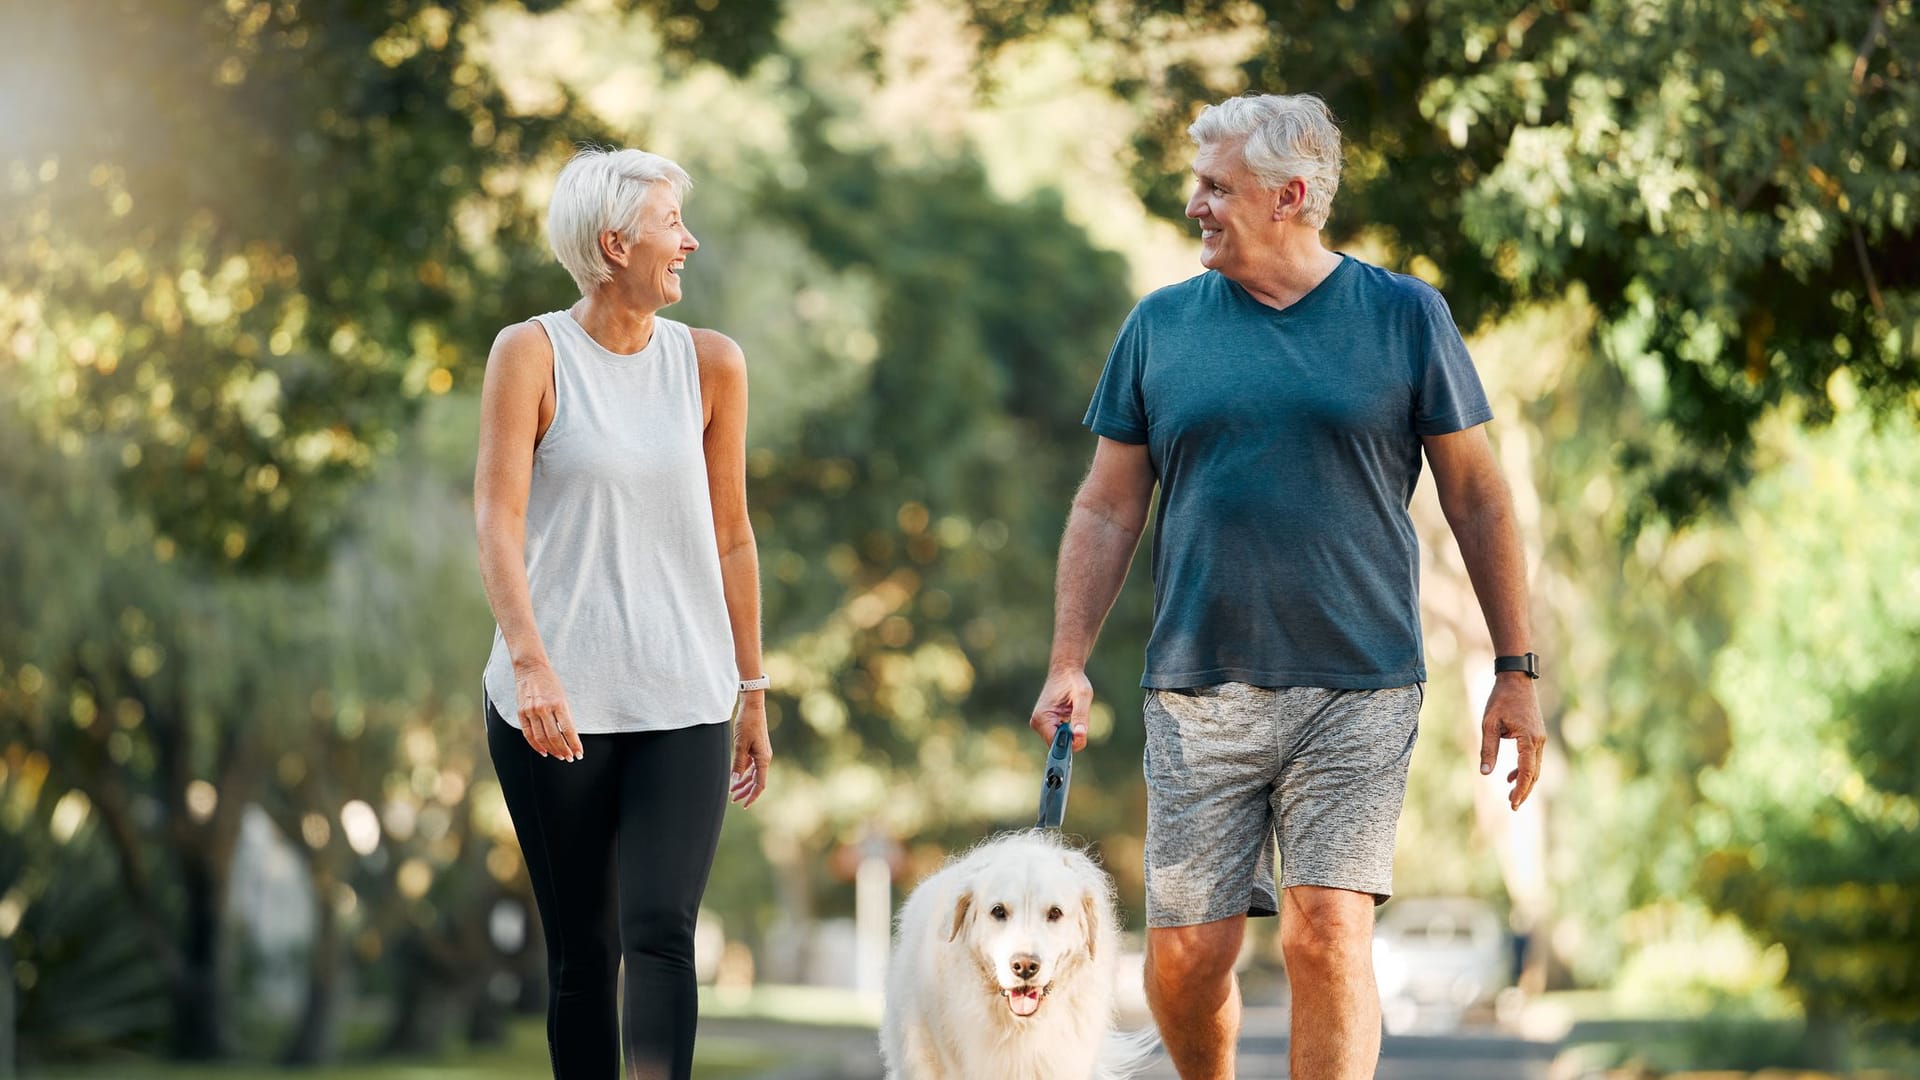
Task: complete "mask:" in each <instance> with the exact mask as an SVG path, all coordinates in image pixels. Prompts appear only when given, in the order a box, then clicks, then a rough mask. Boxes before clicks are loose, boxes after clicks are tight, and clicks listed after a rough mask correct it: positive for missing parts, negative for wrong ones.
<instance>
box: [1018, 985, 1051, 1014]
mask: <svg viewBox="0 0 1920 1080" xmlns="http://www.w3.org/2000/svg"><path fill="white" fill-rule="evenodd" d="M1052 992H1053V984H1052V983H1048V984H1047V985H1045V986H1016V987H1013V988H1012V989H1010V990H1008V991H1007V1008H1009V1009H1011V1010H1013V1015H1015V1016H1032V1015H1033V1014H1034V1013H1037V1012H1039V1011H1040V1000H1041V999H1042V998H1044V997H1046V996H1047V995H1048V994H1050V993H1052Z"/></svg>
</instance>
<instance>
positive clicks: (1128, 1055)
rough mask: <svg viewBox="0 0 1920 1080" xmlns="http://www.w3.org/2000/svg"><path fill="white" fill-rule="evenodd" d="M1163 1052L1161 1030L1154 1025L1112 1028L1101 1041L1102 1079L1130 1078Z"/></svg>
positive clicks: (1098, 1073)
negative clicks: (1115, 1029)
mask: <svg viewBox="0 0 1920 1080" xmlns="http://www.w3.org/2000/svg"><path fill="white" fill-rule="evenodd" d="M1158 1056H1160V1033H1159V1032H1158V1031H1155V1030H1154V1029H1153V1028H1151V1027H1145V1028H1141V1029H1140V1030H1139V1031H1109V1032H1107V1037H1106V1040H1105V1041H1104V1042H1102V1043H1101V1044H1100V1069H1099V1071H1098V1072H1097V1073H1096V1074H1095V1075H1096V1076H1098V1077H1099V1080H1127V1078H1128V1077H1130V1076H1132V1075H1134V1074H1135V1073H1137V1072H1139V1071H1140V1070H1142V1069H1144V1068H1146V1067H1147V1066H1148V1065H1150V1064H1152V1062H1153V1059H1154V1058H1156V1057H1158Z"/></svg>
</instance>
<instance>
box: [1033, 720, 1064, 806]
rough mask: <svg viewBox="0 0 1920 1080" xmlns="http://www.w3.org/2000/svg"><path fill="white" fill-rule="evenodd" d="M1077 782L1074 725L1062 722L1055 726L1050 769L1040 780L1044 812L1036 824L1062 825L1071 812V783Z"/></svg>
mask: <svg viewBox="0 0 1920 1080" xmlns="http://www.w3.org/2000/svg"><path fill="white" fill-rule="evenodd" d="M1072 782H1073V725H1071V724H1061V725H1060V726H1059V727H1058V728H1056V729H1055V730H1054V733H1053V746H1052V748H1050V749H1049V750H1048V751H1047V771H1046V775H1045V776H1043V777H1042V778H1041V780H1040V816H1039V818H1038V819H1037V820H1035V821H1034V823H1033V827H1034V829H1036V830H1039V829H1058V828H1059V827H1060V823H1061V822H1062V821H1063V820H1065V819H1066V816H1067V787H1068V785H1070V784H1071V783H1072Z"/></svg>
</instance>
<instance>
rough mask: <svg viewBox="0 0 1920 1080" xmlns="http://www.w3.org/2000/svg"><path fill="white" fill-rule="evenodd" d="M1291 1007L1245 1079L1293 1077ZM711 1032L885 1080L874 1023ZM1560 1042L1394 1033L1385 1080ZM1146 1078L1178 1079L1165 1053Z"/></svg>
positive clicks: (1272, 1010) (833, 1075)
mask: <svg viewBox="0 0 1920 1080" xmlns="http://www.w3.org/2000/svg"><path fill="white" fill-rule="evenodd" d="M1287 1022H1288V1016H1287V1010H1286V1007H1285V1006H1283V1005H1265V1006H1253V1007H1250V1008H1248V1009H1247V1012H1246V1023H1245V1031H1244V1034H1243V1036H1242V1038H1241V1040H1240V1070H1239V1073H1240V1076H1241V1077H1243V1078H1245V1080H1284V1078H1285V1077H1286V1076H1287ZM701 1032H702V1034H703V1035H706V1034H708V1033H711V1034H712V1035H713V1036H716V1037H723V1038H730V1039H739V1040H743V1041H750V1042H753V1043H756V1044H758V1045H762V1046H768V1047H774V1048H777V1049H779V1050H780V1051H782V1053H783V1054H787V1055H790V1056H791V1058H792V1059H793V1060H792V1063H791V1064H789V1065H783V1066H781V1067H779V1068H777V1069H775V1070H774V1071H772V1072H769V1073H765V1074H763V1075H762V1076H761V1077H760V1078H759V1080H881V1076H882V1073H881V1069H880V1054H879V1050H878V1048H877V1045H876V1042H875V1035H874V1031H873V1029H872V1028H867V1027H848V1026H816V1025H795V1024H783V1023H778V1022H774V1021H765V1020H712V1021H703V1022H702V1023H701ZM1557 1050H1558V1046H1557V1045H1556V1044H1553V1043H1540V1042H1528V1041H1526V1040H1523V1039H1517V1038H1514V1037H1512V1036H1508V1035H1500V1034H1494V1033H1475V1034H1460V1035H1435V1036H1421V1037H1392V1036H1389V1037H1388V1038H1387V1039H1386V1042H1385V1044H1384V1046H1383V1048H1382V1054H1381V1061H1380V1071H1379V1073H1378V1076H1379V1080H1546V1077H1547V1069H1548V1065H1549V1064H1550V1063H1551V1062H1552V1060H1553V1057H1554V1054H1555V1053H1556V1052H1557ZM1142 1080H1175V1073H1174V1071H1173V1068H1172V1066H1171V1065H1169V1064H1168V1063H1167V1060H1166V1058H1165V1057H1164V1056H1163V1057H1161V1058H1160V1059H1159V1061H1158V1062H1157V1063H1156V1064H1155V1066H1154V1067H1153V1068H1152V1069H1151V1070H1149V1071H1148V1072H1147V1073H1145V1074H1144V1075H1143V1077H1142Z"/></svg>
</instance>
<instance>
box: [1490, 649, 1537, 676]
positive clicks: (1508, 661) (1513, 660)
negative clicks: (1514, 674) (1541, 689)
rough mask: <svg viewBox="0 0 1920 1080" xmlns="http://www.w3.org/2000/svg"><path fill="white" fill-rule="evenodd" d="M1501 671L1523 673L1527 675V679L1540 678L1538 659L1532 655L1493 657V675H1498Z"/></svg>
mask: <svg viewBox="0 0 1920 1080" xmlns="http://www.w3.org/2000/svg"><path fill="white" fill-rule="evenodd" d="M1503 671H1524V672H1526V673H1527V678H1529V679H1537V678H1539V677H1540V657H1538V656H1536V655H1535V654H1533V653H1526V654H1524V655H1521V656H1496V657H1494V658H1493V673H1494V674H1495V675H1498V674H1500V673H1501V672H1503Z"/></svg>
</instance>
